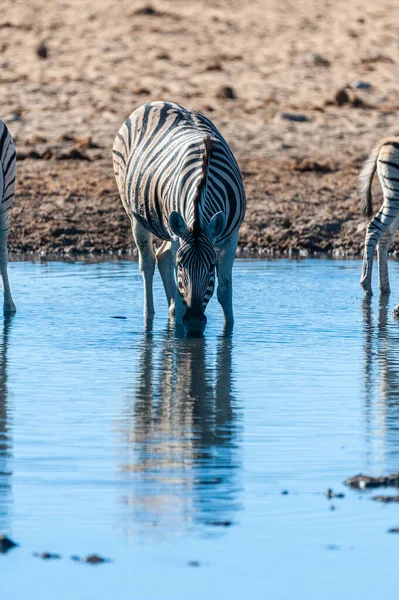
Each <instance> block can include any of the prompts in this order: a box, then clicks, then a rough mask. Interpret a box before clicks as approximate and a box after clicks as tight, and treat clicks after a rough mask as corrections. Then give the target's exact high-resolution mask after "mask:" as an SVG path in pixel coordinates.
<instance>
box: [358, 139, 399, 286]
mask: <svg viewBox="0 0 399 600" xmlns="http://www.w3.org/2000/svg"><path fill="white" fill-rule="evenodd" d="M376 171H377V173H378V178H379V180H380V184H381V187H382V192H383V196H384V201H383V204H382V206H381V208H380V210H379V211H378V213H377V215H376V216H375V217H374V218H373V219H372V220H371V221H370V222H369V224H368V225H367V231H366V240H365V247H364V256H363V269H362V276H361V279H360V284H361V286H362V287H363V289H364V291H365V292H366V294H371V293H372V290H371V275H372V268H373V257H374V251H375V248H376V246H377V244H378V278H379V288H380V291H381V293H382V294H389V293H390V286H389V275H388V250H389V245H390V243H391V241H392V238H393V236H394V234H395V231H396V229H397V227H398V225H399V138H393V137H390V138H387V139H384V140H381V141H380V142H379V144H378V145H377V146H376V147H375V148H374V150H373V151H372V152H371V154H370V156H369V158H368V159H367V161H366V163H365V165H364V167H363V169H362V171H361V173H360V176H359V181H360V197H361V212H362V214H363V215H364V216H366V217H371V216H372V215H373V206H372V193H371V186H372V183H373V178H374V175H375V172H376Z"/></svg>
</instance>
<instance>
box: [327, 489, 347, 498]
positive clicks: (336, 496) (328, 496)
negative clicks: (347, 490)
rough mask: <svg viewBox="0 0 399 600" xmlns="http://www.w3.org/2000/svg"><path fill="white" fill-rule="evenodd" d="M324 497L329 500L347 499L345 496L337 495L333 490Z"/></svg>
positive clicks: (329, 490) (328, 491)
mask: <svg viewBox="0 0 399 600" xmlns="http://www.w3.org/2000/svg"><path fill="white" fill-rule="evenodd" d="M324 495H325V496H326V498H328V499H329V500H330V499H331V498H345V494H341V493H339V494H336V493H335V492H334V491H333V490H332V489H331V488H328V490H326V491H325V492H324Z"/></svg>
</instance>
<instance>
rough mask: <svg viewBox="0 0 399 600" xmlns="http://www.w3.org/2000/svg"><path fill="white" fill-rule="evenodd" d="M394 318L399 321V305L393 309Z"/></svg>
mask: <svg viewBox="0 0 399 600" xmlns="http://www.w3.org/2000/svg"><path fill="white" fill-rule="evenodd" d="M392 316H393V317H394V319H399V304H397V305H396V306H395V308H394V309H393V311H392Z"/></svg>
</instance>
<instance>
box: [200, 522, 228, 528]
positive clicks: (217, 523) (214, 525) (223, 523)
mask: <svg viewBox="0 0 399 600" xmlns="http://www.w3.org/2000/svg"><path fill="white" fill-rule="evenodd" d="M206 524H207V525H212V527H230V525H232V524H233V523H232V521H207V523H206Z"/></svg>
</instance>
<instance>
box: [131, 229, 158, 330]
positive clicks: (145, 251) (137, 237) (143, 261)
mask: <svg viewBox="0 0 399 600" xmlns="http://www.w3.org/2000/svg"><path fill="white" fill-rule="evenodd" d="M132 232H133V237H134V241H135V242H136V246H137V250H138V253H139V268H140V272H141V274H142V276H143V281H144V317H145V318H146V319H148V318H151V317H153V316H154V312H155V311H154V299H153V294H152V281H153V278H154V271H155V253H154V247H153V236H152V234H151V233H149V232H148V231H147V230H146V229H144V227H143V226H142V225H140V223H139V222H138V221H137V220H136V219H135V218H133V219H132Z"/></svg>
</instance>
